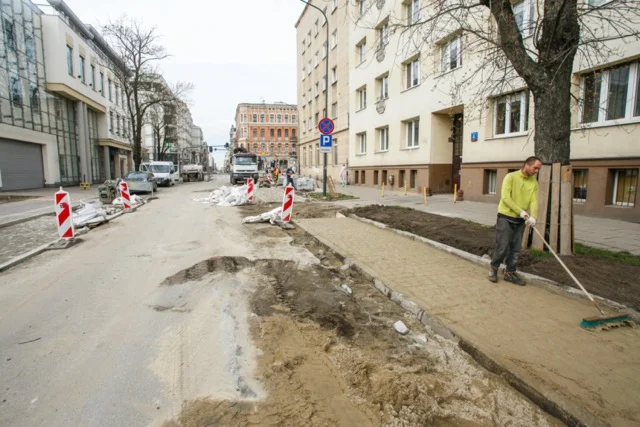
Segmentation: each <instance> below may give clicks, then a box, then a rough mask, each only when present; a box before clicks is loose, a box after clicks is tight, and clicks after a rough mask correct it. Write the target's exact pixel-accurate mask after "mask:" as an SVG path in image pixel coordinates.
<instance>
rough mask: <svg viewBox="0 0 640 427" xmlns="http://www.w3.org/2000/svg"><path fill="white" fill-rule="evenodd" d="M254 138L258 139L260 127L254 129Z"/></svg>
mask: <svg viewBox="0 0 640 427" xmlns="http://www.w3.org/2000/svg"><path fill="white" fill-rule="evenodd" d="M253 139H258V129H254V130H253Z"/></svg>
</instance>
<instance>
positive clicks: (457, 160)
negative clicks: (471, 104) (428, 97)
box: [451, 113, 463, 189]
mask: <svg viewBox="0 0 640 427" xmlns="http://www.w3.org/2000/svg"><path fill="white" fill-rule="evenodd" d="M451 131H452V133H451V139H452V140H453V159H452V161H451V165H452V167H451V169H452V179H451V181H452V182H453V184H455V185H457V186H458V189H459V188H460V168H461V167H462V131H463V115H462V113H458V114H454V115H453V126H452V127H451Z"/></svg>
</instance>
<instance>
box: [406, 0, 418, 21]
mask: <svg viewBox="0 0 640 427" xmlns="http://www.w3.org/2000/svg"><path fill="white" fill-rule="evenodd" d="M406 11H407V20H408V22H409V25H412V24H415V23H417V22H418V21H419V20H420V0H409V3H408V4H407V6H406Z"/></svg>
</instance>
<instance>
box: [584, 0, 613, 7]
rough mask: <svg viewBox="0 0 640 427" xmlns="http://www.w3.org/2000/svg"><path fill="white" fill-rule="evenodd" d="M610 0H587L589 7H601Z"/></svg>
mask: <svg viewBox="0 0 640 427" xmlns="http://www.w3.org/2000/svg"><path fill="white" fill-rule="evenodd" d="M609 1H610V0H587V4H588V5H589V7H600V6H602V5H603V4H606V3H609Z"/></svg>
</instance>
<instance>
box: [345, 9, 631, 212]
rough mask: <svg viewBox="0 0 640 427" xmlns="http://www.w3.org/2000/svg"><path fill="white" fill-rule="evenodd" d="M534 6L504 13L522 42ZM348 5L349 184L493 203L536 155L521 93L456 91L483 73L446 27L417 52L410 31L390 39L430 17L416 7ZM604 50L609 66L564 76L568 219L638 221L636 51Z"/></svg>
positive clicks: (514, 85)
mask: <svg viewBox="0 0 640 427" xmlns="http://www.w3.org/2000/svg"><path fill="white" fill-rule="evenodd" d="M533 1H535V0H525V1H520V2H516V3H514V4H513V8H514V12H515V13H516V16H517V17H518V19H519V21H518V23H519V26H520V28H521V29H522V31H523V36H524V37H525V39H526V42H527V43H530V42H531V39H529V37H530V36H531V35H532V33H533V32H531V31H530V30H527V29H528V28H531V27H532V23H533V22H535V13H536V12H535V11H536V10H538V9H537V8H536V6H535V4H534V3H532V2H533ZM345 3H346V2H345ZM347 5H348V6H347V7H348V11H347V14H348V16H349V17H351V21H352V22H355V23H356V25H353V26H351V27H350V31H349V34H348V37H347V41H346V43H348V46H347V48H348V51H349V54H350V56H351V57H350V63H351V64H352V65H351V66H350V75H349V88H350V89H349V91H350V96H349V117H350V123H349V140H350V141H351V142H350V146H349V170H350V173H351V176H352V177H353V182H354V183H355V184H358V185H366V186H379V185H381V184H382V183H383V182H384V183H386V184H387V185H388V186H391V187H392V188H394V187H395V188H401V187H404V186H405V185H406V186H407V187H408V188H409V189H411V190H412V191H418V192H422V190H423V189H424V188H426V189H427V190H428V191H429V193H445V192H452V191H453V188H454V185H456V186H457V188H462V190H463V191H464V198H465V199H466V200H477V201H485V202H491V203H497V202H498V198H499V192H500V186H501V183H502V179H503V177H504V176H505V174H506V173H507V172H508V171H510V170H515V169H518V168H520V166H521V164H522V161H523V160H524V159H525V158H526V157H527V156H530V155H533V153H534V142H533V127H534V126H533V111H532V110H533V100H532V97H531V95H530V93H529V91H528V90H527V89H526V85H525V84H524V82H523V81H521V79H519V78H517V77H515V78H513V79H512V81H510V86H511V89H510V90H508V91H506V92H504V93H495V92H494V93H489V94H487V93H485V92H482V93H477V92H474V91H473V90H471V89H467V90H465V91H462V92H461V93H460V92H459V91H458V92H456V91H455V90H454V89H455V86H456V85H460V82H461V81H464V80H465V79H468V78H469V76H470V75H471V74H472V72H471V71H473V70H475V69H477V68H478V67H480V66H481V64H482V62H481V58H480V57H479V54H478V53H477V52H474V51H472V49H468V50H465V46H471V45H472V39H471V37H472V35H471V34H466V33H464V32H461V31H460V29H459V28H455V27H451V26H449V27H446V28H444V29H439V31H440V34H439V36H438V37H439V39H438V40H437V41H436V42H434V43H432V44H426V43H421V42H420V41H416V40H415V38H416V37H417V36H420V32H411V31H395V32H392V31H389V28H390V22H393V23H398V20H402V21H403V22H404V24H407V25H410V24H412V23H415V22H420V18H421V16H422V17H423V16H427V15H428V14H429V13H431V12H430V11H429V10H428V9H427V8H426V7H425V5H423V4H421V0H405V1H399V2H391V1H386V2H385V1H371V0H363V1H356V2H355V3H347ZM476 19H480V20H487V22H488V21H489V19H490V17H489V15H488V13H487V14H486V15H484V16H478V17H476ZM412 37H413V39H412ZM340 43H343V41H342V40H341V41H340ZM612 43H613V42H612ZM614 47H615V48H618V51H619V52H622V53H623V55H622V56H621V57H616V58H615V60H613V59H612V60H611V62H606V63H600V64H598V65H594V59H593V58H590V63H589V65H587V64H583V63H580V62H579V61H576V63H575V65H574V71H575V79H574V80H575V81H574V83H575V84H574V87H575V95H576V99H579V101H578V102H576V105H575V109H574V110H575V111H574V115H573V117H574V119H573V130H572V134H571V157H572V159H571V160H572V165H573V166H574V203H575V205H574V206H575V212H576V213H578V214H587V215H596V216H603V217H610V218H617V219H624V220H630V221H636V222H637V221H640V201H638V200H636V194H637V187H638V170H639V169H640V143H639V142H638V141H640V139H639V137H640V129H638V124H639V123H640V107H638V105H640V99H638V98H640V92H639V88H640V85H639V84H638V78H639V76H640V74H639V71H640V70H638V67H639V65H638V58H639V57H640V44H638V43H625V44H623V43H619V44H618V45H617V46H614ZM475 78H476V79H478V78H480V77H479V75H478V76H476V77H475ZM476 86H477V85H475V86H474V85H473V84H470V85H469V86H468V87H469V88H473V87H476ZM454 93H455V94H454Z"/></svg>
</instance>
